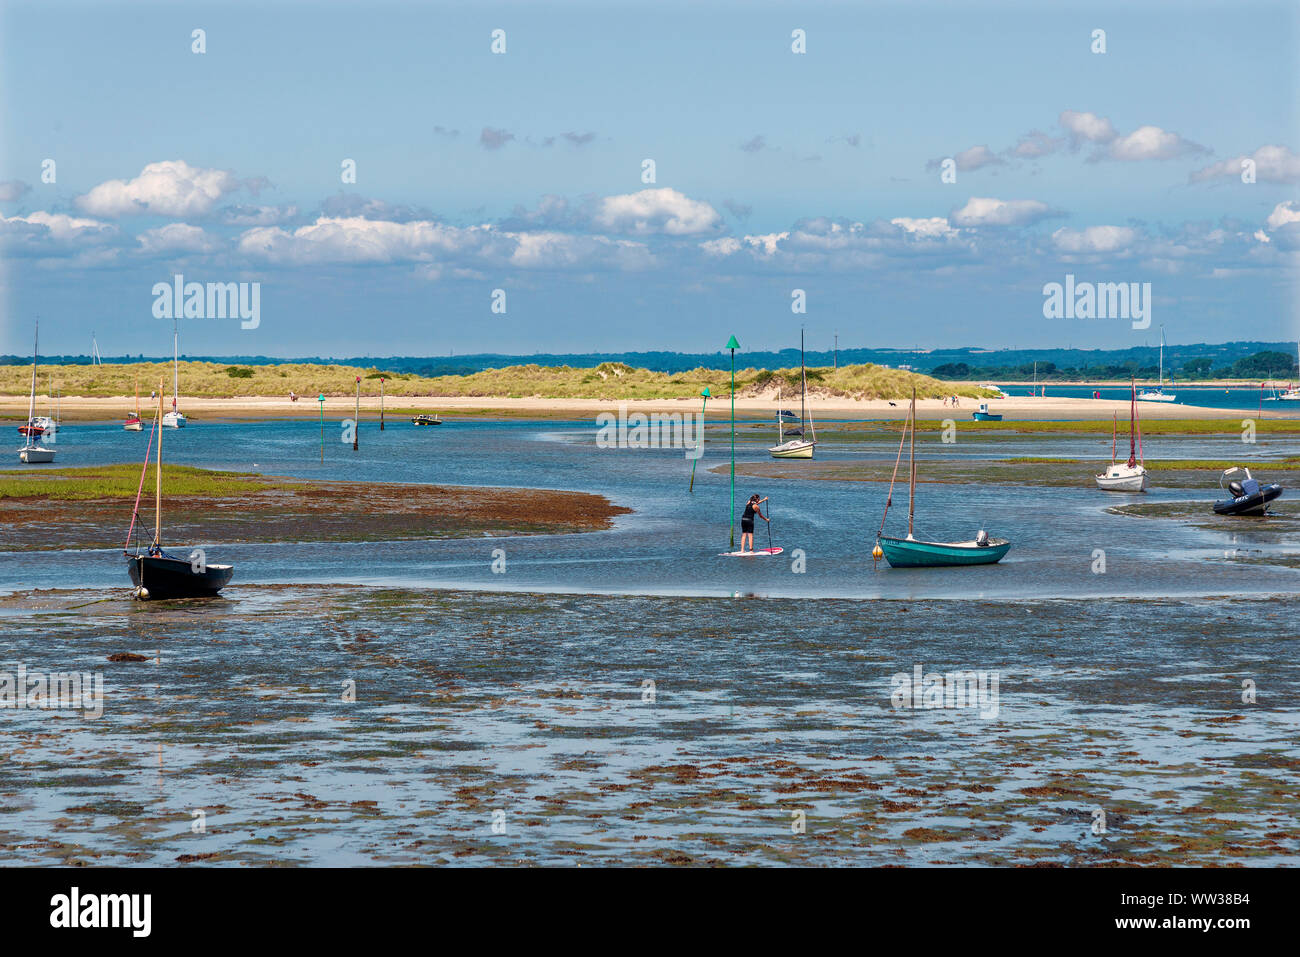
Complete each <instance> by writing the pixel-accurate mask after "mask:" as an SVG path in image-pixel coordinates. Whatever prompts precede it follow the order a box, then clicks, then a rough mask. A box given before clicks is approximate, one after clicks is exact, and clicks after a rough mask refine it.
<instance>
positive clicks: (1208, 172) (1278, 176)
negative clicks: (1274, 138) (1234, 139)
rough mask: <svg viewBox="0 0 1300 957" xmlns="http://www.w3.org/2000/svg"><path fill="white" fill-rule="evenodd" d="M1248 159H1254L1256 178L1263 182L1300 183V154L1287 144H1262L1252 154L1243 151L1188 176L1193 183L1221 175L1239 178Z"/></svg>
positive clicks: (1217, 177)
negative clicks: (1238, 154) (1291, 149)
mask: <svg viewBox="0 0 1300 957" xmlns="http://www.w3.org/2000/svg"><path fill="white" fill-rule="evenodd" d="M1246 160H1252V161H1254V163H1255V178H1256V179H1258V180H1260V181H1261V182H1265V183H1300V155H1296V154H1295V153H1293V152H1291V151H1290V150H1289V149H1287V148H1286V147H1285V146H1261V147H1260V148H1259V149H1257V150H1255V152H1254V153H1252V154H1249V155H1248V154H1245V153H1243V154H1242V155H1240V156H1234V157H1233V158H1232V159H1226V160H1224V161H1223V162H1221V163H1214V164H1213V165H1211V166H1207V167H1205V168H1204V169H1198V170H1197V171H1196V172H1194V173H1192V174H1191V176H1190V177H1188V178H1189V180H1190V181H1191V182H1193V183H1203V182H1205V181H1206V180H1210V179H1219V178H1220V177H1229V178H1232V179H1238V178H1240V177H1241V173H1242V167H1243V164H1244V163H1245V162H1246Z"/></svg>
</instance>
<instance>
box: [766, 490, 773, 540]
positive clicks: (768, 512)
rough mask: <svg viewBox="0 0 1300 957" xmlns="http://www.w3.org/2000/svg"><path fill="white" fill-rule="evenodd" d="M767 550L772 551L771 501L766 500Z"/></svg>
mask: <svg viewBox="0 0 1300 957" xmlns="http://www.w3.org/2000/svg"><path fill="white" fill-rule="evenodd" d="M767 550H768V551H771V550H772V500H771V499H770V498H769V499H768V500H767Z"/></svg>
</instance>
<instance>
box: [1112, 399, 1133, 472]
mask: <svg viewBox="0 0 1300 957" xmlns="http://www.w3.org/2000/svg"><path fill="white" fill-rule="evenodd" d="M1131 424H1132V423H1130V425H1131ZM1118 433H1119V413H1118V412H1113V413H1111V421H1110V464H1111V465H1114V464H1115V438H1116V435H1117V434H1118Z"/></svg>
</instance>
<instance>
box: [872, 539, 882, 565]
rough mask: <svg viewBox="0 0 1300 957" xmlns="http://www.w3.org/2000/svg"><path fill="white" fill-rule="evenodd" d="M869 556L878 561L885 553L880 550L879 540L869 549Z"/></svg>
mask: <svg viewBox="0 0 1300 957" xmlns="http://www.w3.org/2000/svg"><path fill="white" fill-rule="evenodd" d="M871 557H872V558H874V559H875V560H876V561H880V560H881V559H882V558H884V557H885V553H884V552H882V551H881V550H880V543H879V542H876V547H875V548H873V549H872V550H871Z"/></svg>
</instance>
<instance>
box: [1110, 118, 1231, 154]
mask: <svg viewBox="0 0 1300 957" xmlns="http://www.w3.org/2000/svg"><path fill="white" fill-rule="evenodd" d="M1205 152H1208V150H1206V148H1205V147H1204V146H1200V145H1198V144H1196V143H1193V142H1191V141H1190V140H1185V139H1183V138H1182V137H1181V136H1179V135H1178V134H1177V133H1171V132H1169V131H1168V130H1162V129H1161V128H1160V127H1158V126H1139V127H1138V128H1137V129H1136V130H1134V131H1133V132H1132V133H1129V134H1128V135H1126V136H1121V137H1119V138H1117V139H1115V140H1112V141H1111V144H1110V146H1108V147H1107V149H1106V153H1105V155H1106V156H1109V157H1110V158H1111V159H1115V160H1125V161H1130V162H1133V161H1137V160H1163V159H1173V158H1174V157H1177V156H1184V155H1186V154H1188V153H1205Z"/></svg>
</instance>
